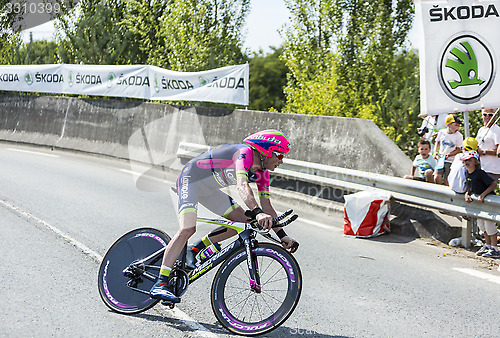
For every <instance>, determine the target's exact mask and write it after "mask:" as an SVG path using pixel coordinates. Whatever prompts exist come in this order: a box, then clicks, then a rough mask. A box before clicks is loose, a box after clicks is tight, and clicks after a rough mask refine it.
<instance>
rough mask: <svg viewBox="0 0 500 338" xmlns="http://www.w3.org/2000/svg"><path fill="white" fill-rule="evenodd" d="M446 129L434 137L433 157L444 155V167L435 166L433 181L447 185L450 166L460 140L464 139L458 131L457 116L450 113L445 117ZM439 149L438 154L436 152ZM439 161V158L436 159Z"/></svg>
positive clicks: (457, 150)
mask: <svg viewBox="0 0 500 338" xmlns="http://www.w3.org/2000/svg"><path fill="white" fill-rule="evenodd" d="M445 122H446V127H447V128H446V129H441V130H440V131H439V132H438V135H437V137H436V147H435V148H434V158H435V159H438V158H440V157H444V167H443V168H440V167H439V166H438V167H437V168H436V169H437V170H436V171H435V173H434V182H436V183H437V184H441V183H442V182H443V180H444V184H445V185H448V174H449V173H450V167H451V164H452V163H453V159H454V158H455V155H456V154H458V153H460V152H461V149H462V142H463V140H464V138H463V136H462V134H461V133H460V132H459V131H458V129H460V125H461V124H462V122H460V119H459V118H458V116H456V115H453V114H450V115H448V116H447V117H446V120H445ZM438 150H439V154H438ZM438 163H439V160H438Z"/></svg>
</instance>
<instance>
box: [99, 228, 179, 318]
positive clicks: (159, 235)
mask: <svg viewBox="0 0 500 338" xmlns="http://www.w3.org/2000/svg"><path fill="white" fill-rule="evenodd" d="M169 241H170V237H169V236H168V235H167V234H165V233H164V232H162V231H160V230H157V229H153V228H140V229H136V230H132V231H130V232H128V233H126V234H125V235H123V236H122V237H121V238H120V239H118V240H117V241H116V242H115V243H114V244H113V245H112V246H111V247H110V248H109V250H108V252H107V253H106V255H105V256H104V258H103V260H102V262H101V266H100V267H99V278H98V287H99V294H100V295H101V298H102V300H103V301H104V303H105V304H106V305H107V306H108V307H109V308H110V309H111V310H113V311H116V312H119V313H123V314H134V313H139V312H142V311H145V310H147V309H149V308H151V307H153V306H154V305H155V304H156V303H158V301H159V300H158V299H153V298H151V297H150V296H149V290H150V289H151V287H152V286H153V284H154V281H153V280H151V277H150V278H149V279H148V278H146V277H145V276H144V274H143V273H144V272H146V273H149V275H152V276H158V273H159V271H160V265H161V258H162V257H163V254H162V253H161V252H160V253H158V254H157V255H155V256H154V257H152V258H151V259H150V260H149V261H147V262H145V263H144V264H142V265H141V266H140V268H139V269H137V270H135V271H129V272H128V273H125V274H124V270H125V269H127V267H129V266H130V264H131V263H133V262H137V261H139V260H142V259H143V258H146V257H148V256H150V255H151V254H152V253H154V252H157V251H158V250H160V249H162V248H164V247H165V246H167V244H168V242H169Z"/></svg>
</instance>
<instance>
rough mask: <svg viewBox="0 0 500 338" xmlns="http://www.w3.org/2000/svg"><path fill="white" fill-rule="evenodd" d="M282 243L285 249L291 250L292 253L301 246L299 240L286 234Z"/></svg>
mask: <svg viewBox="0 0 500 338" xmlns="http://www.w3.org/2000/svg"><path fill="white" fill-rule="evenodd" d="M281 245H282V246H283V247H284V248H285V249H287V250H290V252H291V253H294V252H295V251H297V249H298V248H299V242H297V241H296V240H294V239H293V238H292V237H290V236H285V237H283V238H281Z"/></svg>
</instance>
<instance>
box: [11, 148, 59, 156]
mask: <svg viewBox="0 0 500 338" xmlns="http://www.w3.org/2000/svg"><path fill="white" fill-rule="evenodd" d="M7 149H8V150H12V151H18V152H20V153H28V154H34V155H42V156H48V157H59V155H54V154H47V153H41V152H38V151H30V150H23V149H16V148H7Z"/></svg>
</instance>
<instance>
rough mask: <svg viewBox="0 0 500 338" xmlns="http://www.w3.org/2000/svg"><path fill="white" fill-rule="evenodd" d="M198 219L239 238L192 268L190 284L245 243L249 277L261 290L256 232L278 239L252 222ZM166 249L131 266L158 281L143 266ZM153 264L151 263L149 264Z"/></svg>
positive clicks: (257, 288)
mask: <svg viewBox="0 0 500 338" xmlns="http://www.w3.org/2000/svg"><path fill="white" fill-rule="evenodd" d="M198 221H200V222H203V223H209V224H214V225H222V226H225V227H228V228H231V229H234V230H236V231H237V232H238V238H237V239H236V240H234V241H233V242H231V243H229V244H228V245H226V246H225V247H224V248H222V249H221V250H220V251H219V252H217V253H216V254H215V255H213V256H212V257H210V258H209V259H208V260H207V261H206V262H204V263H203V264H201V265H200V266H199V267H197V268H196V269H195V270H192V271H191V272H190V273H189V274H188V277H189V284H191V283H193V282H194V281H196V280H197V279H199V278H200V277H201V276H203V275H205V274H206V273H208V272H209V271H211V270H212V269H213V268H215V267H216V266H218V265H219V264H221V263H222V262H224V261H225V260H226V259H227V258H228V257H229V256H230V255H231V254H232V253H233V252H234V251H235V250H237V249H238V248H239V247H240V246H242V245H244V246H245V248H246V254H247V266H248V271H249V279H250V285H251V288H252V289H254V290H255V291H256V292H259V291H260V278H259V275H258V271H257V270H258V268H257V265H256V262H255V261H254V260H253V259H252V256H253V255H252V253H251V249H252V248H253V247H255V245H256V240H255V237H256V234H257V233H261V234H262V235H263V236H265V237H266V238H269V239H271V240H274V241H276V242H278V243H279V241H278V240H276V239H275V238H273V237H272V236H271V235H269V234H268V233H267V231H262V230H257V229H255V228H253V227H252V226H251V225H250V223H241V222H231V221H226V220H219V219H204V218H198ZM185 249H186V246H185V247H184V249H183V250H184V252H185ZM164 251H165V247H164V248H162V249H160V250H158V251H156V252H154V253H152V254H151V255H149V256H148V257H146V258H143V259H141V260H140V261H137V262H133V263H132V264H130V267H131V268H132V269H140V270H142V271H141V275H142V276H144V277H145V278H147V279H149V280H151V281H156V280H157V278H158V277H157V276H155V275H152V274H150V273H149V272H148V271H147V270H146V269H144V268H141V266H143V267H145V266H146V263H147V262H150V261H152V262H153V263H154V262H156V261H157V260H159V259H161V258H162V257H163V252H164ZM182 261H183V262H182V264H181V267H180V268H181V270H184V262H185V260H184V259H183V260H182ZM149 266H151V265H149ZM130 287H131V288H132V289H134V290H135V291H142V290H139V289H136V288H134V287H132V286H130Z"/></svg>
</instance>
